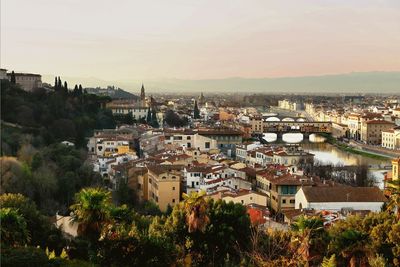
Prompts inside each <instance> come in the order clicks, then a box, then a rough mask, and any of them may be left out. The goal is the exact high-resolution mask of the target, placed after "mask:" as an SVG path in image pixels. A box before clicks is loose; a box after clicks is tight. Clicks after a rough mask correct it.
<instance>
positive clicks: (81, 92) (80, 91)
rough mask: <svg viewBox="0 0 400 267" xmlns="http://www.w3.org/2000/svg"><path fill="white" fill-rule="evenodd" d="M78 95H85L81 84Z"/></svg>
mask: <svg viewBox="0 0 400 267" xmlns="http://www.w3.org/2000/svg"><path fill="white" fill-rule="evenodd" d="M78 93H79V95H82V94H83V89H82V85H81V84H80V85H79V90H78Z"/></svg>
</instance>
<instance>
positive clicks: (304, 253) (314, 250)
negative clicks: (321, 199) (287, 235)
mask: <svg viewBox="0 0 400 267" xmlns="http://www.w3.org/2000/svg"><path fill="white" fill-rule="evenodd" d="M291 228H292V231H293V236H292V245H294V246H295V247H296V248H297V253H298V255H299V256H300V257H301V258H302V260H303V261H304V262H305V263H306V264H308V263H310V262H320V260H321V258H322V257H323V253H324V250H325V248H326V245H327V240H326V239H327V234H326V232H325V230H324V224H323V221H322V220H321V219H320V218H317V217H311V218H308V217H306V216H300V217H299V218H298V219H297V220H296V221H295V222H294V223H293V224H292V225H291Z"/></svg>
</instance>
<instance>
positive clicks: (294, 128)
mask: <svg viewBox="0 0 400 267" xmlns="http://www.w3.org/2000/svg"><path fill="white" fill-rule="evenodd" d="M262 127H263V133H279V134H281V133H282V134H283V133H302V134H312V133H332V123H331V122H319V121H318V122H316V121H314V122H310V121H263V122H262Z"/></svg>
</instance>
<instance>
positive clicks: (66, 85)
mask: <svg viewBox="0 0 400 267" xmlns="http://www.w3.org/2000/svg"><path fill="white" fill-rule="evenodd" d="M64 88H65V89H67V90H68V84H67V81H65V82H64Z"/></svg>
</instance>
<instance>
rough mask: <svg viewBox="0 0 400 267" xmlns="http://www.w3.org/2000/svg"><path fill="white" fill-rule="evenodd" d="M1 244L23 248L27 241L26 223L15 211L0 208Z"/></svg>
mask: <svg viewBox="0 0 400 267" xmlns="http://www.w3.org/2000/svg"><path fill="white" fill-rule="evenodd" d="M0 221H1V224H0V226H1V242H2V243H4V244H6V245H9V246H13V247H15V246H23V245H25V244H27V243H28V241H29V233H28V229H27V227H26V221H25V219H24V217H22V216H21V214H19V213H18V211H17V210H16V209H12V208H1V210H0Z"/></svg>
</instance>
